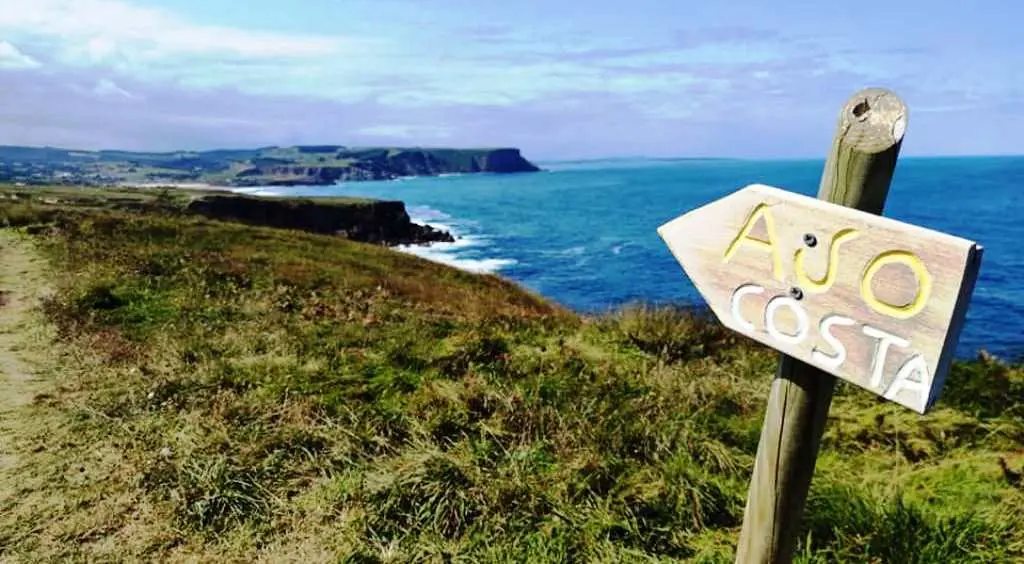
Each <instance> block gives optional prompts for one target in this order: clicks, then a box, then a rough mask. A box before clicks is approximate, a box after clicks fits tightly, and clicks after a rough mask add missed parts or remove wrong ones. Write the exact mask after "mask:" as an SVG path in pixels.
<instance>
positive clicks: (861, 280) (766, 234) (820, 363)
mask: <svg viewBox="0 0 1024 564" xmlns="http://www.w3.org/2000/svg"><path fill="white" fill-rule="evenodd" d="M658 233H659V234H660V235H661V237H662V238H663V239H664V240H665V242H666V243H667V244H668V246H669V248H670V249H671V251H672V254H673V255H675V257H676V259H677V260H678V261H679V263H680V264H681V265H682V267H683V269H684V270H685V271H686V274H687V276H689V278H690V280H692V281H693V283H694V285H695V286H696V287H697V290H698V291H699V292H700V293H701V295H702V296H704V299H706V300H707V302H708V304H709V305H710V306H711V309H712V310H713V311H714V313H715V315H716V316H717V317H718V318H719V320H721V322H722V323H723V324H725V325H726V326H727V327H730V328H731V329H734V330H736V331H739V332H740V333H743V334H744V335H747V336H749V337H751V338H753V339H756V340H758V341H760V342H762V343H764V344H766V345H768V346H770V347H772V348H775V349H777V350H779V351H781V352H783V353H785V354H787V355H789V356H792V357H794V358H797V359H799V360H802V361H804V362H806V363H808V364H811V365H813V366H817V367H818V368H820V369H822V370H824V371H826V372H828V373H830V374H834V375H835V376H837V377H839V378H842V379H844V380H847V381H849V382H852V383H854V384H856V385H858V386H861V387H863V388H866V389H868V390H871V391H873V392H875V393H877V394H879V395H882V396H884V397H885V398H887V399H890V400H892V401H895V402H897V403H900V404H902V405H905V406H907V407H909V408H911V409H914V410H915V411H917V412H919V413H924V412H925V411H927V410H928V409H929V408H930V407H931V406H932V404H934V402H935V400H936V399H938V397H939V393H940V391H941V389H942V385H943V382H944V380H945V377H946V374H947V373H948V371H949V367H950V365H951V363H952V360H953V354H954V349H955V348H956V343H957V340H958V339H959V333H960V328H961V326H962V324H963V320H964V315H965V313H966V311H967V305H968V302H969V301H970V297H971V293H972V292H973V289H974V281H975V279H976V277H977V273H978V268H979V267H980V264H981V255H982V250H981V247H980V246H978V245H977V244H975V243H974V242H971V241H967V240H964V239H961V238H958V237H954V236H951V235H947V234H944V233H939V232H936V231H932V230H930V229H925V228H923V227H918V226H914V225H908V224H906V223H902V222H899V221H896V220H893V219H890V218H886V217H881V216H877V215H873V214H870V213H866V212H862V211H858V210H855V209H852V208H847V207H843V206H840V205H836V204H831V203H828V202H825V201H822V200H817V199H814V198H809V197H806V196H802V195H799V194H794V193H792V192H787V191H784V190H780V189H778V188H772V187H770V186H764V185H759V184H755V185H751V186H747V187H746V188H744V189H742V190H739V191H738V192H735V193H733V194H730V195H729V196H726V197H725V198H722V199H720V200H717V201H715V202H712V203H711V204H708V205H706V206H704V207H701V208H698V209H696V210H694V211H692V212H690V213H687V214H685V215H683V216H681V217H679V218H677V219H675V220H673V221H670V222H669V223H666V224H665V225H662V226H661V227H660V228H658Z"/></svg>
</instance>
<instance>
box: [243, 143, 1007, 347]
mask: <svg viewBox="0 0 1024 564" xmlns="http://www.w3.org/2000/svg"><path fill="white" fill-rule="evenodd" d="M541 166H542V167H543V168H545V172H541V173H536V174H516V175H465V176H448V177H440V178H413V179H402V180H398V181H391V182H360V183H348V184H343V185H337V186H327V187H304V188H287V189H283V188H277V189H266V190H255V191H256V192H257V193H263V194H267V195H270V194H274V193H280V194H289V195H299V194H303V195H337V194H343V195H360V196H370V197H375V198H383V199H398V200H403V201H405V202H406V204H407V205H408V206H409V211H410V215H412V216H413V218H414V219H415V220H417V221H419V222H421V223H429V224H432V225H435V226H442V227H445V228H448V229H451V230H452V231H453V232H454V233H456V234H457V235H458V236H459V237H461V238H460V240H459V241H457V242H456V243H453V244H442V245H438V246H435V247H432V248H426V249H425V248H415V249H408V250H409V251H410V252H415V253H416V254H419V255H421V256H424V257H426V258H430V259H432V260H438V261H443V262H447V263H449V264H452V265H455V266H459V267H461V268H465V269H467V270H474V271H481V272H497V273H498V274H500V275H502V276H505V277H507V278H510V279H512V280H514V281H516V282H519V283H520V284H522V285H524V286H526V287H528V288H530V289H532V290H535V291H537V292H539V293H540V294H542V295H544V296H546V297H548V298H551V299H553V300H555V301H557V302H559V303H562V304H564V305H566V306H568V307H571V308H574V309H576V310H579V311H586V312H593V311H601V310H605V309H607V308H610V307H615V306H616V305H619V304H622V303H624V302H629V301H634V300H643V301H649V302H667V301H672V302H689V303H701V301H700V297H699V296H698V295H697V293H696V290H695V289H694V288H693V286H692V285H691V284H690V282H689V280H688V279H687V278H686V276H685V274H684V273H683V271H682V270H681V269H680V267H679V265H678V263H677V262H676V261H675V259H674V258H673V257H672V255H671V254H670V253H669V251H668V248H667V247H666V246H665V244H664V243H663V242H662V240H661V239H660V238H659V237H658V235H657V233H656V231H655V230H656V229H657V227H658V226H659V225H661V224H662V223H665V222H666V221H668V220H671V219H673V218H675V217H677V216H679V215H681V214H683V213H685V212H688V211H690V210H692V209H694V208H696V207H699V206H701V205H703V204H706V203H708V202H711V201H713V200H715V199H718V198H721V197H722V196H725V195H727V194H729V193H731V192H733V191H735V190H738V189H740V188H742V187H743V186H746V185H747V184H752V183H763V184H769V185H772V186H777V187H780V188H785V189H788V190H792V191H795V192H800V193H803V194H807V195H812V196H813V195H814V194H815V193H816V192H817V187H818V179H819V178H820V175H821V171H822V167H823V163H822V161H817V160H815V161H812V160H806V161H745V160H657V161H652V160H615V161H611V160H609V161H590V162H580V163H569V162H563V163H541ZM1022 210H1024V157H992V158H902V159H901V160H900V162H899V164H898V166H897V169H896V174H895V177H894V179H893V184H892V189H891V191H890V195H889V200H888V203H887V205H886V210H885V215H886V216H889V217H892V218H895V219H899V220H901V221H906V222H909V223H913V224H916V225H921V226H924V227H929V228H932V229H936V230H938V231H943V232H946V233H950V234H953V235H957V236H959V237H963V238H966V239H971V240H974V241H977V242H978V243H980V244H981V245H983V246H984V248H985V253H984V261H983V264H982V269H981V276H980V279H979V281H978V285H977V288H976V290H975V293H974V298H973V300H972V303H971V307H970V310H969V312H968V319H967V324H966V326H965V328H964V332H963V334H962V336H961V340H960V346H959V348H958V354H959V355H960V356H962V357H969V356H973V355H975V354H976V353H977V351H978V350H979V349H985V350H988V351H989V352H991V353H993V354H996V355H997V356H1003V357H1007V358H1019V357H1024V282H1022V281H1024V246H1021V241H1022V240H1024V212H1022Z"/></svg>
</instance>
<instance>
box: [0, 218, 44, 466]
mask: <svg viewBox="0 0 1024 564" xmlns="http://www.w3.org/2000/svg"><path fill="white" fill-rule="evenodd" d="M46 292H47V280H46V276H45V265H44V262H43V259H42V257H40V256H39V255H38V253H36V251H35V249H34V248H33V246H32V244H31V243H30V242H29V241H28V240H27V239H25V238H23V237H22V236H20V235H19V234H17V233H14V232H11V231H9V230H6V229H0V471H3V470H4V469H6V468H10V467H11V466H13V465H14V464H15V463H16V462H17V458H16V455H15V453H14V443H15V441H16V439H17V436H18V428H19V425H18V420H17V413H16V412H17V411H18V408H19V407H22V406H24V405H26V404H28V403H31V402H32V400H33V398H34V397H35V395H36V392H37V390H38V389H39V388H40V382H39V381H38V380H37V379H36V372H37V369H38V366H39V363H40V360H42V358H41V357H40V355H39V351H40V350H43V349H41V348H40V342H39V339H40V338H41V335H40V332H39V329H40V328H39V327H38V324H37V322H36V320H35V318H34V308H35V306H36V305H37V304H38V303H39V300H40V299H41V298H42V297H43V296H44V295H45V293H46Z"/></svg>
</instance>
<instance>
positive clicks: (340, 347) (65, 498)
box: [0, 203, 1024, 563]
mask: <svg viewBox="0 0 1024 564" xmlns="http://www.w3.org/2000/svg"><path fill="white" fill-rule="evenodd" d="M0 209H2V210H3V213H2V214H0V215H3V216H4V217H7V218H8V223H9V224H11V225H33V224H38V223H40V222H43V223H45V224H46V225H47V228H45V229H42V228H34V229H32V232H34V233H36V235H35V239H36V241H37V242H38V243H39V244H40V245H41V248H43V249H44V250H45V252H46V254H47V256H49V257H50V258H51V259H52V263H53V265H54V267H55V278H54V286H55V288H54V289H55V293H54V295H53V297H52V299H50V300H49V301H48V302H47V303H46V306H45V313H46V316H47V318H48V320H49V322H51V323H53V324H54V325H55V328H56V331H57V335H58V340H59V346H58V349H57V350H59V351H61V356H60V358H61V359H62V360H61V372H60V374H61V375H62V376H61V377H60V378H57V379H55V380H54V381H53V390H52V392H50V393H48V394H45V395H43V396H41V397H39V398H37V402H36V404H35V405H34V406H33V407H32V417H33V418H34V419H33V421H34V422H37V424H38V426H39V434H38V437H37V438H36V439H35V440H34V441H28V442H27V443H26V444H25V445H23V447H24V448H25V449H26V451H27V452H32V450H34V449H40V447H42V448H41V449H40V450H37V451H36V452H35V454H32V455H31V456H28V457H27V458H26V459H25V460H26V461H25V463H24V464H23V465H22V466H21V467H19V468H18V469H17V471H18V472H21V473H22V475H23V476H24V477H25V478H24V482H23V484H24V485H23V486H22V487H21V488H20V490H19V491H17V492H16V493H15V494H14V495H11V496H8V497H5V498H3V500H2V501H0V547H3V548H0V557H3V558H4V559H6V558H12V559H14V558H18V557H21V558H25V559H41V560H65V559H71V560H87V559H97V558H98V559H103V558H112V557H116V558H118V559H123V558H129V559H130V558H143V559H154V560H165V559H171V560H189V559H193V558H200V559H204V560H214V561H220V560H235V561H249V560H252V559H254V558H256V557H257V556H260V557H264V558H267V559H269V560H274V561H277V560H281V559H291V560H315V561H322V560H329V561H343V562H568V561H573V562H575V561H587V562H684V561H686V562H691V561H692V562H731V561H732V550H733V547H734V544H735V542H736V537H737V534H738V530H739V527H740V524H741V522H742V517H743V505H744V501H745V496H746V489H747V484H748V480H749V475H750V470H751V466H752V463H753V455H754V452H755V451H756V447H757V441H758V436H759V428H760V424H761V418H762V416H763V409H764V401H765V399H766V397H767V391H768V386H769V384H770V379H771V375H772V374H773V371H774V367H775V362H776V360H775V355H774V354H773V353H771V352H770V351H768V350H766V349H764V348H763V347H760V346H757V345H754V344H752V343H751V342H749V341H747V340H745V339H742V338H739V337H736V336H735V335H733V334H732V333H730V332H728V331H726V330H724V329H723V328H722V327H721V326H719V325H718V324H717V323H714V322H712V321H710V320H708V319H706V318H704V317H702V316H701V315H699V314H697V313H694V312H691V311H688V310H684V309H654V308H647V307H643V306H637V307H631V308H626V309H624V310H622V311H619V312H616V313H614V314H609V315H607V316H601V317H596V318H580V317H577V316H576V315H574V314H571V313H569V312H567V311H564V310H563V309H561V308H559V307H557V306H555V305H552V304H550V303H548V302H546V301H544V300H542V299H540V298H539V297H537V296H534V295H532V294H529V293H527V292H525V291H523V290H521V289H519V288H517V287H515V286H513V285H511V284H510V283H507V282H505V281H503V280H501V279H499V278H496V277H493V276H477V275H471V274H466V273H463V272H459V271H456V270H452V269H449V268H447V267H444V266H441V265H436V264H433V263H429V262H425V261H422V260H419V259H416V258H414V257H410V256H407V255H402V254H399V253H395V252H392V251H389V250H387V249H383V248H379V247H374V246H369V245H361V244H357V243H350V242H347V241H344V240H340V239H338V238H333V237H326V236H316V235H307V234H301V233H296V232H287V231H277V230H273V229H264V228H255V227H246V226H239V225H233V224H227V223H217V222H210V221H204V220H198V219H194V218H173V217H163V216H160V215H158V214H148V215H136V214H126V213H123V212H117V211H109V210H101V209H63V208H46V207H43V206H33V207H24V206H19V205H17V204H10V203H5V204H3V205H2V207H0ZM1022 393H1024V370H1022V369H1021V368H1020V367H1019V366H1007V365H1004V364H1002V363H1000V362H998V361H995V360H991V359H984V360H978V361H975V362H970V363H958V364H957V365H956V366H955V367H954V370H953V373H952V375H951V376H950V378H949V383H948V385H947V389H946V394H945V399H943V400H941V401H940V403H939V405H938V406H937V407H936V409H935V410H934V411H933V412H931V413H930V414H929V415H927V416H919V415H917V414H915V413H912V412H910V411H909V410H906V409H904V408H901V407H899V406H897V405H894V404H891V403H887V402H883V401H881V400H879V399H877V398H876V397H874V396H873V395H871V394H869V393H867V392H864V391H862V390H859V389H856V388H853V387H850V386H844V385H840V387H839V389H838V391H837V395H836V398H835V401H834V404H833V408H832V411H831V414H832V415H831V421H830V423H829V426H828V431H827V434H826V437H825V442H824V445H823V448H822V454H821V457H820V459H819V463H818V469H817V473H816V476H815V480H814V484H813V487H812V491H811V495H810V499H809V501H808V508H807V512H806V516H805V519H804V523H803V534H802V541H801V544H800V547H799V549H798V552H799V555H798V561H799V562H814V563H817V562H900V563H910V562H1006V561H1014V560H1020V559H1021V558H1024V527H1022V525H1024V524H1022V523H1021V519H1022V517H1021V515H1022V513H1024V512H1022V509H1024V497H1022V492H1021V489H1020V487H1021V486H1020V484H1017V483H1012V480H1008V479H1007V477H1006V475H1004V473H1003V471H1002V470H1001V469H1000V466H999V460H1000V458H1002V459H1004V460H1005V461H1006V462H1007V464H1008V465H1009V467H1010V468H1011V469H1014V470H1020V467H1021V466H1022V464H1024V456H1022V455H1021V454H1020V452H1021V444H1022V440H1024V421H1022V419H1021V409H1022V408H1021V406H1022ZM1011 477H1012V476H1011Z"/></svg>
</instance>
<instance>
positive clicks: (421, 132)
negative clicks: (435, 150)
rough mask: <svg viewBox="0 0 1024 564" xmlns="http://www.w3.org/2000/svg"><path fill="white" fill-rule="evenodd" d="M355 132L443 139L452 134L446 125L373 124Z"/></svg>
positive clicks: (395, 136)
mask: <svg viewBox="0 0 1024 564" xmlns="http://www.w3.org/2000/svg"><path fill="white" fill-rule="evenodd" d="M356 133H360V134H362V135H372V136H375V137H393V138H396V139H424V138H435V139H445V138H448V137H451V134H452V132H451V129H450V128H448V127H443V126H433V125H429V126H428V125H374V126H370V127H364V128H362V129H359V130H356Z"/></svg>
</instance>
